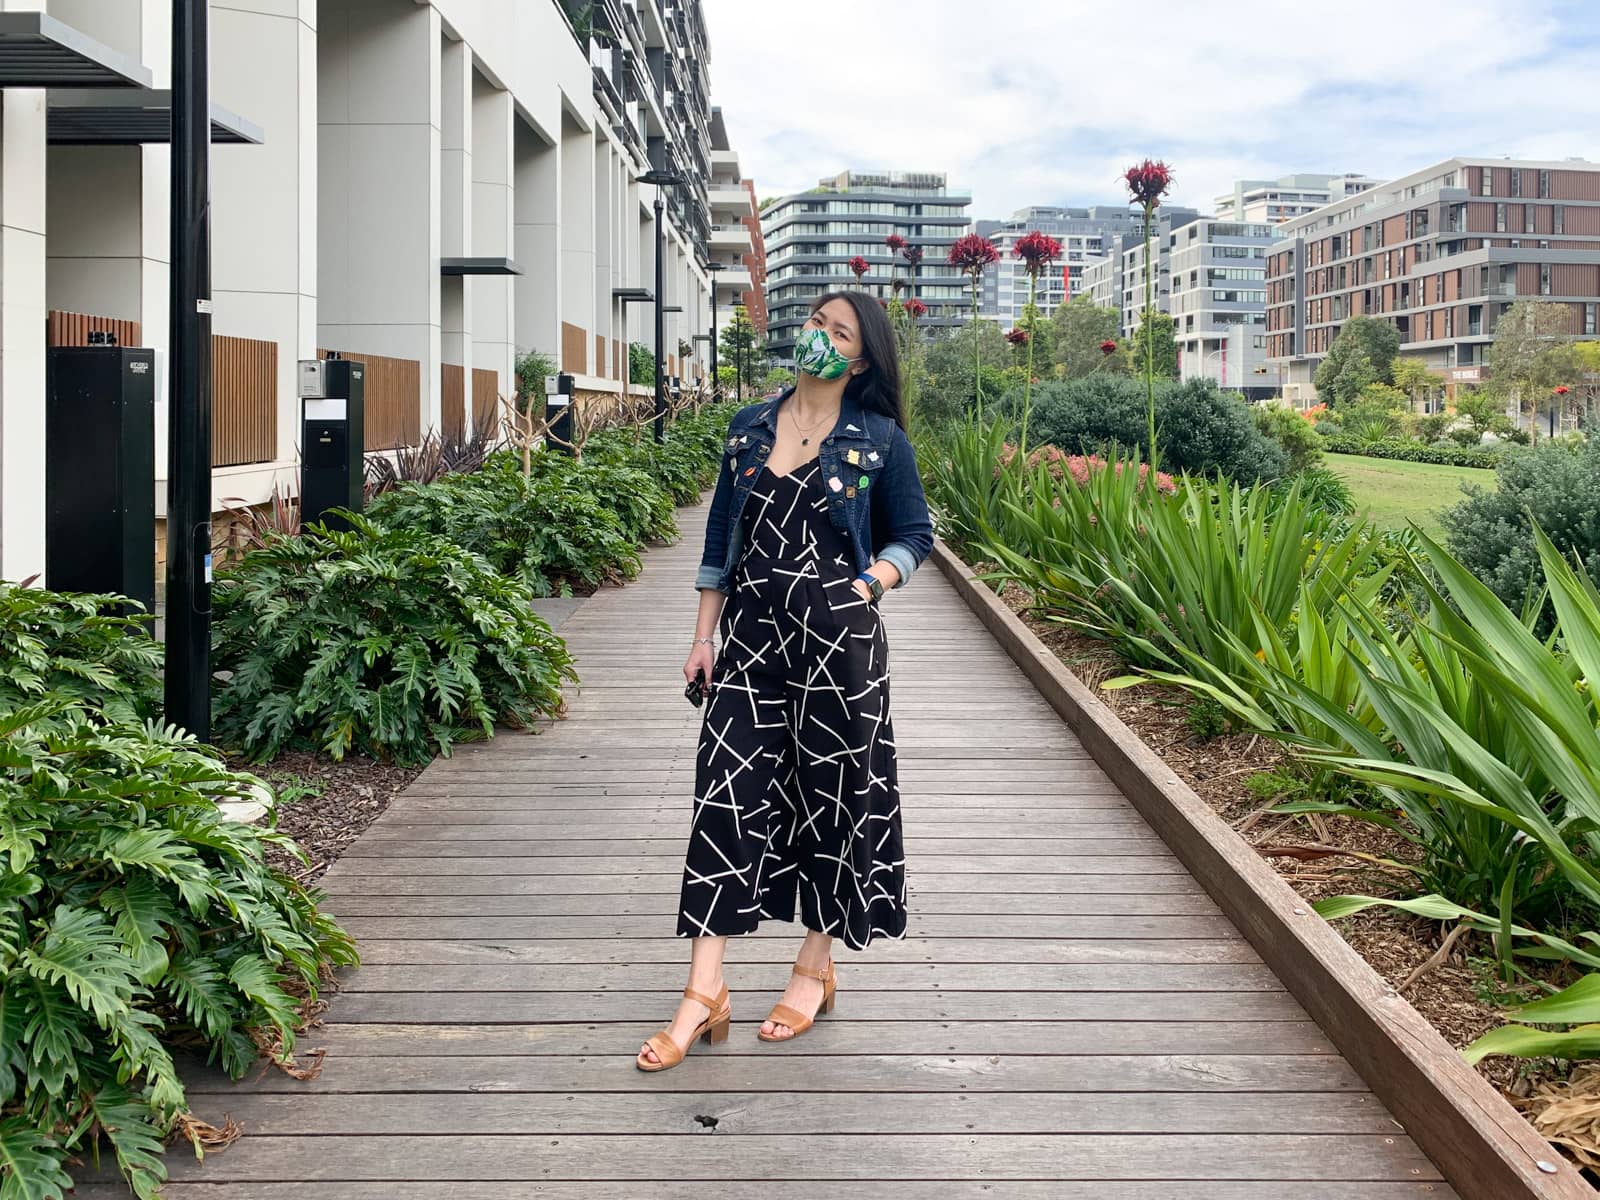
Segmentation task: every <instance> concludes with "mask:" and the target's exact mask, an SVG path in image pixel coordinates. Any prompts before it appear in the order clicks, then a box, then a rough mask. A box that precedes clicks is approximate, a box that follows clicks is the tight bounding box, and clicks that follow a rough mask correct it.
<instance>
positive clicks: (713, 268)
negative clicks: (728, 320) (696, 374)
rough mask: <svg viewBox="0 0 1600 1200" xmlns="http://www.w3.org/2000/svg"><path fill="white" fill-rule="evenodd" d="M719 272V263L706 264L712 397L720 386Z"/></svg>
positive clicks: (720, 265) (720, 266)
mask: <svg viewBox="0 0 1600 1200" xmlns="http://www.w3.org/2000/svg"><path fill="white" fill-rule="evenodd" d="M720 270H722V264H721V263H717V262H713V263H707V264H706V273H707V274H709V275H710V276H711V394H712V395H713V396H715V395H716V394H717V389H718V388H720V387H721V386H722V385H721V382H720V381H719V380H718V379H717V272H718V271H720Z"/></svg>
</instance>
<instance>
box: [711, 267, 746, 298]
mask: <svg viewBox="0 0 1600 1200" xmlns="http://www.w3.org/2000/svg"><path fill="white" fill-rule="evenodd" d="M716 275H717V295H718V297H719V298H722V299H727V296H728V295H729V294H731V295H732V298H733V300H735V301H737V300H738V299H739V296H740V295H741V294H743V293H744V292H748V291H749V290H750V288H751V287H752V286H753V285H752V284H751V282H750V268H749V267H723V268H722V270H720V271H718V272H717V273H716Z"/></svg>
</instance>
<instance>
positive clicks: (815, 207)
mask: <svg viewBox="0 0 1600 1200" xmlns="http://www.w3.org/2000/svg"><path fill="white" fill-rule="evenodd" d="M971 203H972V195H971V193H970V192H961V191H952V190H951V189H950V187H949V186H948V184H947V181H946V178H945V176H944V175H942V174H939V173H936V172H915V171H844V172H841V173H840V174H839V175H837V176H834V177H832V178H829V179H823V180H820V181H819V182H818V185H817V186H816V187H815V188H812V189H811V190H810V191H806V192H797V193H795V194H794V195H790V196H783V197H780V198H779V199H777V200H775V201H772V202H771V203H769V204H768V206H767V208H766V209H765V211H763V212H762V214H761V232H762V236H763V239H764V240H765V243H766V256H767V305H768V326H767V348H768V350H769V351H770V352H771V354H772V356H773V358H774V360H775V361H783V362H785V363H789V362H792V361H793V357H794V354H793V352H794V341H795V337H796V336H797V335H798V333H799V331H800V327H801V326H802V325H804V324H805V321H806V317H807V314H808V313H809V311H810V302H811V300H812V298H814V297H816V296H818V295H820V294H822V293H823V292H825V291H828V290H830V289H832V288H847V287H854V286H856V278H855V275H854V274H853V273H852V272H851V270H850V266H849V263H850V260H851V259H852V258H854V257H857V256H860V257H862V258H864V259H866V260H867V262H868V263H869V264H870V270H869V271H868V273H867V275H866V276H865V278H864V279H863V280H862V284H863V286H865V287H867V288H868V289H870V290H874V291H877V292H879V293H880V294H881V295H883V296H888V294H889V290H890V288H889V281H890V277H891V274H893V275H897V276H898V277H899V278H901V279H904V280H908V281H909V284H910V286H909V287H908V289H907V290H906V291H904V292H902V293H901V295H902V296H903V297H905V298H910V297H912V296H915V297H916V298H917V299H919V300H921V301H922V302H923V303H924V304H926V305H927V306H928V314H927V315H926V316H925V317H923V318H922V320H921V322H920V324H921V325H922V326H923V327H924V328H936V327H941V326H943V327H951V326H956V325H959V324H961V323H962V321H964V320H965V319H966V318H967V316H968V315H970V305H971V291H970V288H969V286H968V282H967V277H966V276H965V275H962V274H961V273H960V272H959V271H957V270H955V268H953V267H951V266H950V265H949V264H948V262H947V261H946V258H947V256H948V255H949V252H950V247H951V246H952V245H953V244H954V243H955V240H956V238H958V237H960V236H961V235H962V234H963V233H964V232H965V231H966V228H967V225H968V219H967V207H968V205H970V204H971ZM891 234H898V235H899V236H901V237H903V238H905V239H906V241H907V242H908V243H909V244H911V245H913V246H919V247H921V248H922V250H923V255H924V257H923V261H922V263H921V264H920V265H919V266H918V267H917V268H916V269H915V271H913V270H912V269H911V268H910V267H909V266H908V265H907V263H906V262H905V260H904V259H900V258H897V257H896V256H895V255H894V254H892V253H891V252H890V250H889V248H888V246H887V245H886V244H885V242H884V239H885V238H887V237H889V236H890V235H891Z"/></svg>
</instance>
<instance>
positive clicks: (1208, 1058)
mask: <svg viewBox="0 0 1600 1200" xmlns="http://www.w3.org/2000/svg"><path fill="white" fill-rule="evenodd" d="M824 1019H826V1018H824ZM636 1032H637V1033H638V1035H639V1041H641V1042H642V1041H643V1040H644V1038H645V1036H647V1035H648V1034H649V1033H650V1029H649V1028H648V1027H647V1028H644V1029H639V1030H636ZM806 1036H807V1038H808V1039H809V1038H810V1036H811V1035H810V1034H807V1035H806ZM757 1044H758V1045H760V1044H761V1043H757ZM637 1045H638V1043H637V1042H636V1043H635V1047H636V1048H637ZM773 1072H774V1068H773V1066H772V1063H771V1061H770V1059H769V1058H766V1057H763V1056H761V1055H733V1054H707V1055H701V1056H698V1057H697V1059H696V1062H695V1069H694V1073H693V1074H694V1087H695V1089H696V1090H697V1091H723V1092H744V1091H760V1090H762V1089H767V1088H771V1087H772V1085H773V1083H774V1073H773ZM664 1074H666V1075H669V1074H670V1072H666V1073H664ZM251 1078H252V1080H254V1077H253V1076H252V1077H251ZM422 1080H425V1081H426V1083H427V1089H428V1090H429V1091H431V1092H458V1091H459V1092H499V1093H521V1092H529V1093H536V1092H560V1093H578V1092H631V1091H635V1090H638V1089H641V1088H644V1087H647V1086H650V1085H651V1084H652V1083H653V1084H654V1085H655V1086H658V1087H663V1086H664V1087H665V1090H669V1091H676V1090H678V1089H679V1088H681V1087H682V1086H683V1081H682V1080H679V1081H676V1082H673V1083H671V1084H670V1086H666V1085H667V1081H666V1080H665V1079H662V1080H650V1079H648V1077H642V1076H641V1075H640V1073H639V1071H638V1069H637V1068H635V1067H634V1065H633V1056H632V1055H630V1054H611V1055H598V1056H583V1055H577V1056H569V1055H559V1054H551V1055H537V1056H523V1057H508V1056H504V1055H493V1056H488V1057H476V1056H472V1055H455V1056H431V1055H423V1054H407V1055H406V1056H405V1057H398V1056H364V1057H359V1058H343V1059H340V1060H338V1061H337V1062H336V1063H329V1064H327V1065H326V1067H325V1069H324V1070H323V1072H322V1074H321V1075H320V1076H318V1078H317V1089H316V1090H317V1092H318V1093H319V1094H321V1095H336V1094H347V1095H348V1094H377V1093H389V1092H394V1093H401V1094H404V1093H409V1092H415V1091H416V1090H418V1089H417V1085H418V1082H419V1081H422ZM783 1086H784V1088H785V1089H786V1090H790V1091H822V1092H834V1091H862V1092H890V1093H894V1092H969V1093H972V1092H1017V1091H1024V1092H1062V1093H1070V1092H1079V1093H1091V1092H1204V1093H1214V1092H1235V1091H1245V1092H1364V1091H1366V1090H1367V1089H1366V1085H1364V1084H1363V1083H1362V1082H1361V1079H1360V1077H1359V1076H1357V1075H1356V1073H1355V1072H1354V1071H1352V1070H1351V1069H1350V1066H1349V1064H1348V1063H1346V1062H1345V1061H1344V1060H1343V1059H1342V1058H1339V1057H1337V1056H1334V1055H1327V1054H1299V1055H1296V1054H1260V1055H1249V1054H1175V1055H1161V1054H1099V1055H1073V1054H1014V1055H992V1054H946V1053H933V1054H923V1055H915V1054H905V1055H899V1054H826V1053H821V1052H819V1051H818V1048H817V1046H816V1045H813V1046H812V1047H811V1048H810V1052H809V1053H798V1052H795V1053H790V1054H787V1055H785V1056H784V1061H783ZM233 1088H234V1084H233V1082H232V1081H230V1080H227V1079H226V1078H224V1077H222V1076H221V1075H217V1076H214V1077H210V1076H206V1075H201V1076H198V1077H197V1078H196V1079H195V1080H194V1082H193V1084H192V1085H191V1086H190V1087H189V1089H188V1091H189V1094H190V1095H191V1097H192V1096H199V1095H205V1094H207V1093H211V1092H215V1091H217V1090H218V1089H222V1090H227V1091H231V1090H233ZM248 1089H249V1090H251V1091H263V1092H293V1093H300V1092H303V1091H305V1090H306V1089H305V1084H304V1083H303V1082H302V1081H301V1080H298V1079H291V1078H290V1077H289V1076H287V1075H285V1074H283V1073H282V1072H281V1071H271V1072H268V1073H267V1074H264V1075H262V1076H261V1077H260V1079H259V1080H258V1081H254V1082H251V1083H250V1084H249V1085H248ZM241 1144H242V1143H241Z"/></svg>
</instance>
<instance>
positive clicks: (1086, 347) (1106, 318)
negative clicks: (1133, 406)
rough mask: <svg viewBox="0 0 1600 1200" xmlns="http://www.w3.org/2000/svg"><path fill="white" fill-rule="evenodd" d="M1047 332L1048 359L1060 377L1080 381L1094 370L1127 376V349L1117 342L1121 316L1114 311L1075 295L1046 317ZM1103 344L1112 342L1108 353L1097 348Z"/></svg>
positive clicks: (1120, 327)
mask: <svg viewBox="0 0 1600 1200" xmlns="http://www.w3.org/2000/svg"><path fill="white" fill-rule="evenodd" d="M1050 332H1051V336H1052V337H1053V338H1054V341H1055V347H1054V353H1053V355H1052V357H1053V358H1054V360H1055V363H1056V365H1057V367H1059V368H1060V370H1059V372H1058V373H1059V375H1060V377H1061V378H1063V379H1082V378H1083V377H1084V376H1085V375H1092V374H1094V373H1095V372H1096V371H1102V372H1110V373H1112V374H1116V375H1126V374H1127V373H1128V371H1129V356H1128V348H1127V346H1125V345H1123V344H1122V342H1121V341H1120V340H1119V339H1120V335H1121V333H1122V316H1121V314H1120V313H1118V312H1117V310H1116V309H1114V308H1102V307H1101V306H1100V305H1098V304H1096V303H1095V302H1094V301H1093V300H1091V299H1089V297H1088V296H1086V295H1085V294H1084V293H1082V292H1079V293H1078V294H1077V295H1076V296H1074V297H1073V298H1072V299H1071V300H1070V301H1068V302H1067V303H1066V304H1063V305H1062V306H1061V307H1060V308H1058V309H1056V311H1055V315H1054V316H1052V317H1051V318H1050ZM1107 342H1115V343H1116V348H1115V349H1114V350H1113V351H1112V352H1111V353H1110V354H1107V353H1106V352H1105V351H1104V350H1102V349H1101V347H1102V346H1104V345H1105V343H1107Z"/></svg>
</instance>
